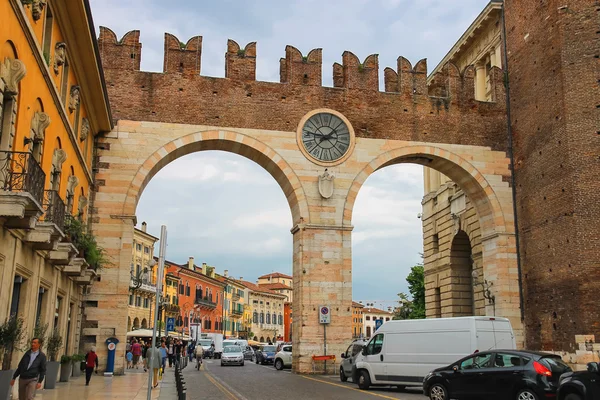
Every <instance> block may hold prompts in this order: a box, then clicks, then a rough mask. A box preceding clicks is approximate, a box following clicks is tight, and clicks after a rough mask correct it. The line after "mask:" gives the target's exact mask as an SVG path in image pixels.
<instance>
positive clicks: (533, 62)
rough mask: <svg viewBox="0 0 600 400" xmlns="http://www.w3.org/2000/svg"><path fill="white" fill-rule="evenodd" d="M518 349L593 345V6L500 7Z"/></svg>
mask: <svg viewBox="0 0 600 400" xmlns="http://www.w3.org/2000/svg"><path fill="white" fill-rule="evenodd" d="M505 6H506V36H507V47H508V53H507V55H508V68H509V71H510V88H511V113H512V116H511V119H512V134H513V140H514V159H515V179H516V195H517V212H518V222H519V233H520V244H521V263H522V273H523V275H522V276H523V282H524V296H525V304H524V310H525V320H524V326H525V330H526V335H525V336H526V346H527V347H529V348H534V349H545V350H552V349H554V350H565V351H567V350H571V351H572V350H574V346H575V337H574V335H581V334H595V335H596V341H600V306H599V304H600V303H599V301H600V233H599V232H600V60H599V58H598V57H599V54H600V2H599V1H597V0H560V1H559V0H505Z"/></svg>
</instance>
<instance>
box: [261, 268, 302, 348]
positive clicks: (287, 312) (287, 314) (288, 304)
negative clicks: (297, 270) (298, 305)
mask: <svg viewBox="0 0 600 400" xmlns="http://www.w3.org/2000/svg"><path fill="white" fill-rule="evenodd" d="M258 286H260V287H262V288H265V289H269V290H272V291H274V292H276V293H279V294H282V295H284V296H285V297H286V300H285V303H284V305H283V310H284V312H283V327H284V333H283V339H284V340H285V341H286V342H291V341H292V322H293V320H292V300H293V298H294V296H293V290H294V279H293V278H292V277H291V276H289V275H286V274H282V273H281V272H273V273H271V274H267V275H262V276H260V277H259V278H258Z"/></svg>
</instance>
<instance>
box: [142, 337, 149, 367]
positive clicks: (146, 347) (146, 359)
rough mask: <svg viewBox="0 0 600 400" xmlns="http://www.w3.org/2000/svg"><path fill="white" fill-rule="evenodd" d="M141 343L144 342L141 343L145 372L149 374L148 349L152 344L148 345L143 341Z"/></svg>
mask: <svg viewBox="0 0 600 400" xmlns="http://www.w3.org/2000/svg"><path fill="white" fill-rule="evenodd" d="M141 342H142V343H141V345H142V365H143V367H144V372H148V370H147V369H146V367H147V366H148V358H147V353H148V347H150V344H148V342H144V341H143V340H142V341H141Z"/></svg>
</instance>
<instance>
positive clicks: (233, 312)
mask: <svg viewBox="0 0 600 400" xmlns="http://www.w3.org/2000/svg"><path fill="white" fill-rule="evenodd" d="M242 315H244V310H238V309H236V308H234V309H232V310H231V316H234V317H241V316H242Z"/></svg>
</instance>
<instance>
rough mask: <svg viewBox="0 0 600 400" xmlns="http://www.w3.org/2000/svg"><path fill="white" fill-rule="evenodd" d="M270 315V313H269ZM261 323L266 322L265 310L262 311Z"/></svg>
mask: <svg viewBox="0 0 600 400" xmlns="http://www.w3.org/2000/svg"><path fill="white" fill-rule="evenodd" d="M267 315H268V314H267ZM260 323H261V324H264V323H265V313H264V312H262V311H261V312H260Z"/></svg>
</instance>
